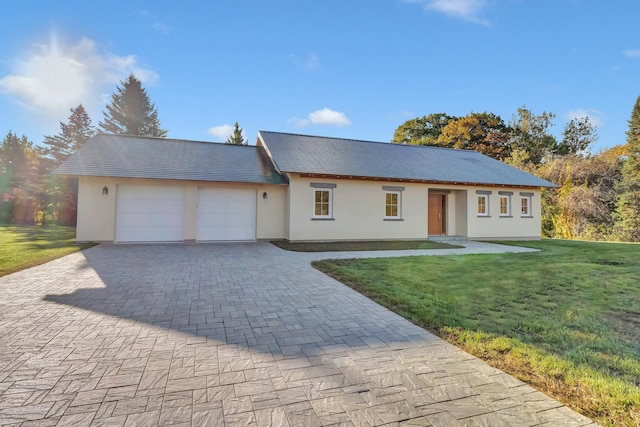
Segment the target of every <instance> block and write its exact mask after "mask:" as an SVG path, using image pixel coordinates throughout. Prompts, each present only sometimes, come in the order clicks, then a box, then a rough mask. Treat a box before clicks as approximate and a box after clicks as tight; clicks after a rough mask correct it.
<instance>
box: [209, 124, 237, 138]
mask: <svg viewBox="0 0 640 427" xmlns="http://www.w3.org/2000/svg"><path fill="white" fill-rule="evenodd" d="M207 132H209V135H213V136H215V137H216V138H218V139H220V140H225V141H226V139H227V138H228V137H229V135H231V132H233V126H231V125H220V126H215V127H212V128H209V130H208V131H207Z"/></svg>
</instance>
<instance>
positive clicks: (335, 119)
mask: <svg viewBox="0 0 640 427" xmlns="http://www.w3.org/2000/svg"><path fill="white" fill-rule="evenodd" d="M289 122H290V123H292V124H293V125H294V126H296V127H307V126H310V125H327V126H340V127H342V126H349V125H350V124H351V120H349V119H348V118H347V116H346V115H345V114H344V113H341V112H340V111H333V110H331V109H329V108H323V109H321V110H316V111H313V112H311V113H309V116H308V117H307V118H306V119H300V118H298V117H294V118H292V119H290V120H289Z"/></svg>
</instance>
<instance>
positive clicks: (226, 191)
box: [197, 188, 256, 240]
mask: <svg viewBox="0 0 640 427" xmlns="http://www.w3.org/2000/svg"><path fill="white" fill-rule="evenodd" d="M255 238H256V191H255V190H250V189H237V188H235V189H232V188H200V189H199V190H198V231H197V239H198V240H255Z"/></svg>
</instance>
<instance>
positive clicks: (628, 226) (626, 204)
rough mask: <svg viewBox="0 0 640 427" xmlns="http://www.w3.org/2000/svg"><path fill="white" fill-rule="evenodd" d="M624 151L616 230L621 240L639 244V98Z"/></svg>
mask: <svg viewBox="0 0 640 427" xmlns="http://www.w3.org/2000/svg"><path fill="white" fill-rule="evenodd" d="M626 149H627V159H626V161H625V162H624V165H623V166H622V180H621V181H620V185H619V188H618V204H617V207H618V218H617V228H618V230H619V231H618V232H619V234H620V237H621V238H622V239H623V240H626V241H631V242H640V96H639V97H638V98H637V99H636V103H635V105H634V106H633V111H632V113H631V119H630V120H629V130H628V131H627V145H626Z"/></svg>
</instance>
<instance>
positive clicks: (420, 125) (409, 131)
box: [391, 113, 456, 145]
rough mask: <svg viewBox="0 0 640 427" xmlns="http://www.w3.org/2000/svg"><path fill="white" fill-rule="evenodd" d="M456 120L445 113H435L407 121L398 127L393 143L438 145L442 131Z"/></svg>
mask: <svg viewBox="0 0 640 427" xmlns="http://www.w3.org/2000/svg"><path fill="white" fill-rule="evenodd" d="M455 119H456V117H453V116H450V115H448V114H445V113H433V114H429V115H428V116H422V117H416V118H415V119H411V120H407V121H406V122H404V123H403V124H401V125H400V126H398V127H397V129H396V131H395V133H394V134H393V139H392V140H391V142H392V143H394V144H408V145H437V140H438V137H439V136H440V134H441V133H442V129H443V128H444V127H445V126H446V125H447V124H448V123H449V122H450V121H452V120H455Z"/></svg>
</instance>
